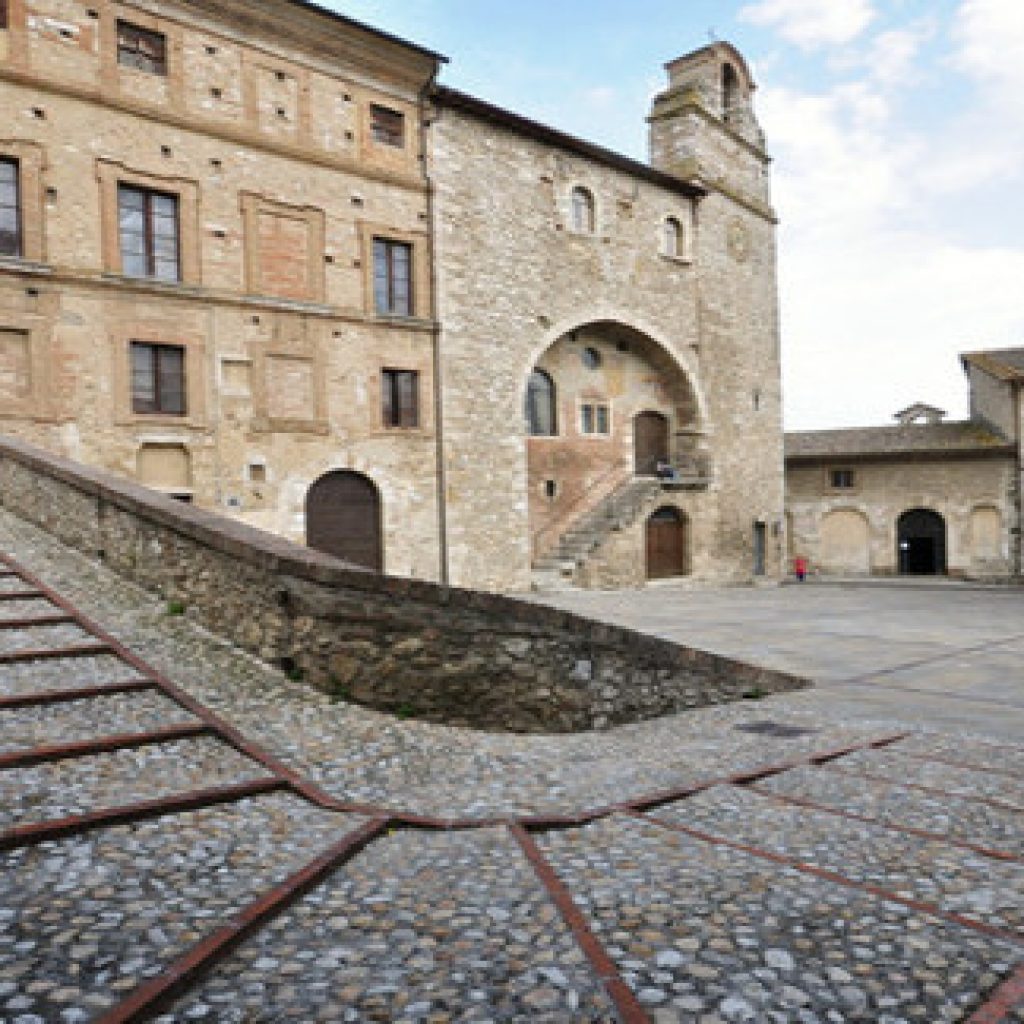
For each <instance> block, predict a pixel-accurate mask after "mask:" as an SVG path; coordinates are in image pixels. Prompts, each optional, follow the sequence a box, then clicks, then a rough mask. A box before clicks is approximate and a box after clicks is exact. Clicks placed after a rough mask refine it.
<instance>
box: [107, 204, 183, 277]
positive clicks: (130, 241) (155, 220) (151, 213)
mask: <svg viewBox="0 0 1024 1024" xmlns="http://www.w3.org/2000/svg"><path fill="white" fill-rule="evenodd" d="M117 216H118V226H119V230H120V233H121V272H122V273H123V274H125V275H126V276H128V277H153V278H156V280H158V281H180V280H181V267H180V260H179V254H178V197H177V196H171V195H165V194H164V193H163V192H152V191H150V190H149V189H143V188H133V187H131V186H128V185H118V187H117Z"/></svg>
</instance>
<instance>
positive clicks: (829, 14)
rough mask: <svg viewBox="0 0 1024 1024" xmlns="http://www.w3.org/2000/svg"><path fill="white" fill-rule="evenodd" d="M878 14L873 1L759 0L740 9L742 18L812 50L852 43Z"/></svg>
mask: <svg viewBox="0 0 1024 1024" xmlns="http://www.w3.org/2000/svg"><path fill="white" fill-rule="evenodd" d="M874 17H875V10H874V8H873V7H872V5H871V2H870V0H758V2H757V3H752V4H747V6H746V7H743V8H741V9H740V12H739V18H740V20H741V21H747V22H751V23H752V24H755V25H765V26H769V27H772V28H775V29H776V31H778V33H779V34H780V35H781V36H782V37H783V38H784V39H787V40H788V41H789V42H791V43H796V45H797V46H801V47H804V48H805V49H808V50H811V49H816V48H818V47H822V46H841V45H842V44H844V43H849V42H851V41H852V40H854V39H856V38H857V36H859V35H860V34H861V33H862V32H863V31H864V30H865V29H866V28H867V27H868V25H869V24H870V23H871V21H872V20H873V19H874Z"/></svg>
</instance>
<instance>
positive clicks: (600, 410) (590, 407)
mask: <svg viewBox="0 0 1024 1024" xmlns="http://www.w3.org/2000/svg"><path fill="white" fill-rule="evenodd" d="M608 424H609V416H608V406H607V405H602V404H598V403H594V402H585V403H584V404H583V405H582V406H580V432H581V433H583V434H608V433H610V431H609V429H608Z"/></svg>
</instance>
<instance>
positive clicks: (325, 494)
mask: <svg viewBox="0 0 1024 1024" xmlns="http://www.w3.org/2000/svg"><path fill="white" fill-rule="evenodd" d="M306 543H307V544H308V545H309V546H310V547H311V548H316V549H317V551H323V552H325V553H326V554H328V555H334V557H335V558H342V559H344V560H345V561H346V562H351V563H352V564H353V565H358V566H362V567H363V568H364V569H371V570H373V572H383V569H384V546H383V544H382V542H381V527H380V495H379V494H378V492H377V488H376V486H375V485H374V483H373V481H372V480H370V479H369V477H365V476H363V475H362V473H353V472H351V471H350V470H337V471H335V472H333V473H327V474H325V475H324V476H322V477H320V479H319V480H317V481H316V482H315V483H314V484H313V486H312V487H310V489H309V491H308V492H307V494H306Z"/></svg>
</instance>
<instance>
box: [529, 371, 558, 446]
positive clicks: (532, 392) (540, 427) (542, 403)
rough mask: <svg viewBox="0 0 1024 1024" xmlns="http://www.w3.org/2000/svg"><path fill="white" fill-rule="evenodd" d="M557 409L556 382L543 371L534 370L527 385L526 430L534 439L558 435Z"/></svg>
mask: <svg viewBox="0 0 1024 1024" xmlns="http://www.w3.org/2000/svg"><path fill="white" fill-rule="evenodd" d="M555 409H556V405H555V382H554V381H553V380H552V379H551V378H550V377H549V376H548V375H547V374H546V373H545V372H544V371H543V370H534V371H533V373H531V374H530V379H529V381H528V382H527V385H526V428H527V430H529V432H530V435H531V436H532V437H553V436H554V435H555V434H556V433H557V430H558V421H557V419H556V416H555Z"/></svg>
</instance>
